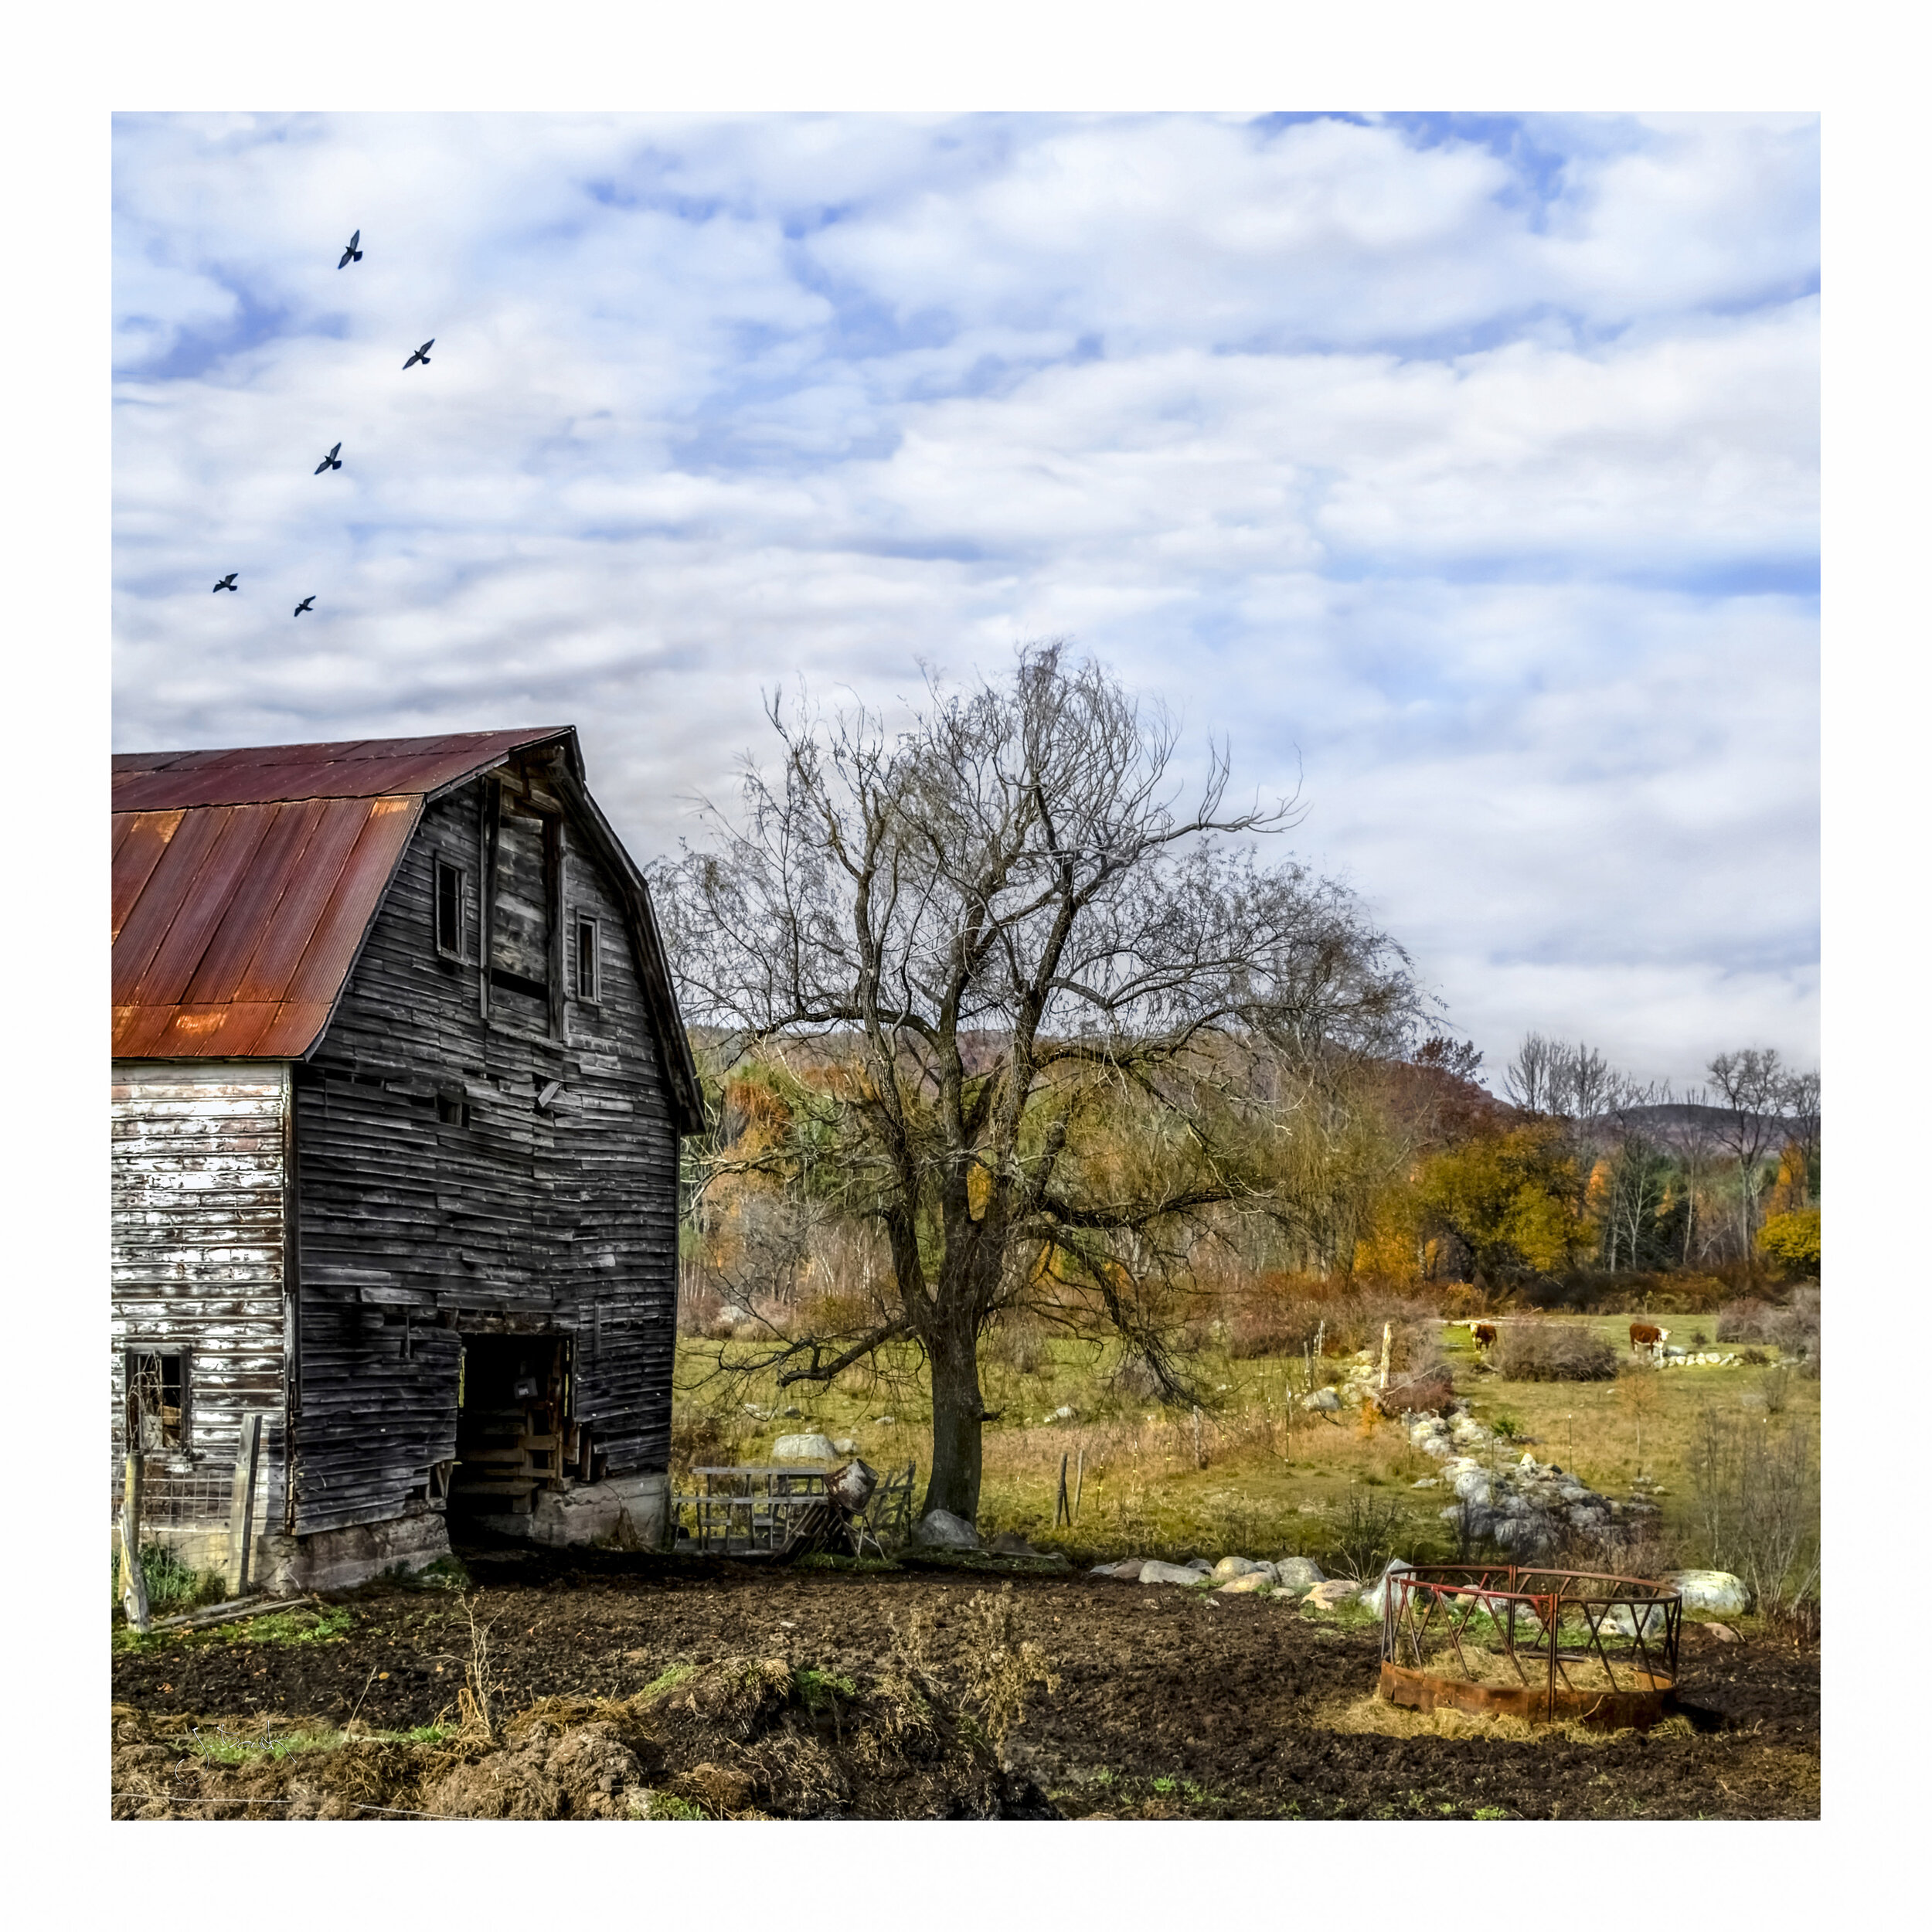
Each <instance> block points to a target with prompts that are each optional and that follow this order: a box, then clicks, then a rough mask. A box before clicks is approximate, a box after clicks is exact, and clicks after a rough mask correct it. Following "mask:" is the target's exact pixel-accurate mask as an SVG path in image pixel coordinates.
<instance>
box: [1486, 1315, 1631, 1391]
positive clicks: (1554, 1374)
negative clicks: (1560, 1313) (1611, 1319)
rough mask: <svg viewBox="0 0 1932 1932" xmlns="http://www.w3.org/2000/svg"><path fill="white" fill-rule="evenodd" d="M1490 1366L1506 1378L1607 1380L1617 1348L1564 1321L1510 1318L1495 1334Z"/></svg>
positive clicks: (1614, 1366) (1611, 1374) (1614, 1370)
mask: <svg viewBox="0 0 1932 1932" xmlns="http://www.w3.org/2000/svg"><path fill="white" fill-rule="evenodd" d="M1490 1360H1491V1363H1492V1366H1493V1367H1495V1369H1496V1370H1497V1371H1498V1372H1499V1373H1500V1374H1501V1375H1502V1376H1503V1377H1504V1378H1505V1380H1508V1381H1510V1382H1608V1381H1610V1380H1611V1379H1612V1378H1614V1376H1615V1375H1616V1373H1617V1351H1616V1350H1615V1349H1614V1348H1612V1347H1611V1345H1610V1344H1609V1343H1608V1342H1606V1341H1605V1340H1604V1338H1602V1337H1601V1336H1600V1335H1593V1334H1592V1333H1591V1332H1590V1330H1589V1329H1587V1328H1582V1327H1580V1326H1578V1325H1576V1324H1574V1323H1572V1322H1567V1321H1512V1322H1511V1323H1510V1324H1509V1326H1508V1327H1507V1328H1505V1329H1504V1330H1503V1331H1502V1334H1501V1335H1498V1337H1497V1338H1496V1345H1495V1348H1494V1349H1492V1351H1491V1352H1490Z"/></svg>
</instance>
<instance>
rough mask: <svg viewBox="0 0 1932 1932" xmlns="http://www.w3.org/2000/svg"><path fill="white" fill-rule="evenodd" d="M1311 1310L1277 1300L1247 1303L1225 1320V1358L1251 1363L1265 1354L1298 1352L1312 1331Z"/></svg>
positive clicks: (1313, 1329)
mask: <svg viewBox="0 0 1932 1932" xmlns="http://www.w3.org/2000/svg"><path fill="white" fill-rule="evenodd" d="M1314 1333H1315V1314H1314V1312H1313V1311H1312V1310H1310V1309H1308V1308H1305V1307H1297V1306H1295V1305H1294V1304H1283V1303H1281V1302H1279V1301H1262V1302H1253V1301H1251V1302H1248V1303H1247V1304H1244V1305H1243V1306H1242V1307H1240V1308H1236V1310H1235V1311H1234V1314H1233V1318H1232V1319H1230V1321H1229V1323H1228V1357H1229V1359H1230V1361H1234V1362H1253V1361H1255V1360H1257V1359H1260V1358H1262V1357H1264V1356H1274V1355H1299V1354H1300V1353H1301V1351H1302V1349H1304V1347H1305V1346H1306V1345H1308V1341H1309V1340H1310V1338H1311V1337H1312V1336H1313V1335H1314Z"/></svg>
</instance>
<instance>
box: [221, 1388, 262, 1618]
mask: <svg viewBox="0 0 1932 1932" xmlns="http://www.w3.org/2000/svg"><path fill="white" fill-rule="evenodd" d="M261 1453H262V1418H261V1412H260V1410H257V1409H251V1410H249V1411H248V1413H247V1414H246V1415H244V1416H243V1417H242V1419H241V1436H240V1440H239V1441H238V1442H237V1443H236V1446H235V1486H234V1488H233V1492H232V1493H231V1494H230V1498H229V1502H228V1594H229V1595H230V1596H231V1597H239V1596H240V1594H242V1592H243V1590H246V1589H247V1587H248V1556H249V1546H250V1543H252V1542H253V1538H254V1533H255V1474H256V1471H257V1469H258V1468H260V1464H261Z"/></svg>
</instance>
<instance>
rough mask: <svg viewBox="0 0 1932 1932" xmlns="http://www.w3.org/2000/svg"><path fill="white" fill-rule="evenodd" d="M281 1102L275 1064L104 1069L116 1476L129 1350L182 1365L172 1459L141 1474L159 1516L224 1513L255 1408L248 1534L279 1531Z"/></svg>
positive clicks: (282, 1087)
mask: <svg viewBox="0 0 1932 1932" xmlns="http://www.w3.org/2000/svg"><path fill="white" fill-rule="evenodd" d="M288 1092H289V1079H288V1069H287V1066H286V1065H285V1064H283V1063H273V1062H271V1063H267V1064H264V1063H260V1062H253V1063H251V1062H247V1061H236V1062H228V1061H219V1060H199V1061H190V1060H173V1061H169V1060H151V1061H139V1060H121V1061H117V1062H115V1063H114V1085H113V1130H112V1131H113V1137H114V1138H113V1151H112V1165H113V1243H114V1246H113V1264H112V1265H113V1284H112V1315H111V1325H110V1326H111V1335H112V1338H113V1341H112V1346H113V1366H112V1378H111V1380H112V1391H113V1394H112V1407H111V1415H110V1421H109V1433H110V1436H111V1443H112V1454H113V1458H114V1468H115V1469H116V1470H118V1468H119V1464H120V1461H121V1458H122V1457H123V1456H124V1454H126V1452H127V1451H126V1440H127V1437H126V1419H127V1412H126V1397H127V1384H126V1368H127V1354H128V1351H129V1350H130V1349H154V1350H156V1351H158V1352H164V1353H172V1352H176V1351H185V1352H186V1353H187V1355H188V1357H189V1385H188V1415H187V1422H186V1427H187V1431H188V1440H187V1441H186V1443H185V1445H184V1450H183V1453H182V1454H179V1455H175V1454H166V1455H151V1456H150V1457H149V1458H148V1471H149V1478H148V1480H149V1488H150V1494H151V1497H152V1498H153V1501H154V1503H155V1511H154V1512H153V1513H154V1514H155V1515H156V1517H157V1518H158V1517H160V1516H161V1515H163V1514H164V1513H165V1512H168V1510H169V1509H170V1508H171V1506H172V1508H174V1509H175V1512H176V1513H177V1514H179V1513H181V1512H183V1511H186V1510H188V1509H189V1505H190V1504H191V1502H193V1501H195V1500H196V1499H198V1498H201V1497H206V1498H210V1499H212V1500H211V1501H210V1502H209V1505H208V1512H213V1511H218V1512H219V1514H220V1515H223V1516H225V1515H226V1510H227V1502H226V1483H227V1481H228V1480H229V1478H230V1474H231V1472H232V1471H233V1464H234V1458H235V1451H236V1443H237V1440H238V1438H239V1437H240V1423H241V1417H242V1415H243V1412H244V1411H245V1410H250V1409H254V1410H260V1411H262V1412H263V1413H264V1416H265V1417H266V1418H267V1420H266V1423H265V1426H264V1430H263V1434H262V1455H261V1464H260V1479H259V1487H258V1489H257V1526H258V1528H260V1526H263V1525H272V1526H274V1527H277V1528H279V1527H280V1526H281V1512H282V1507H283V1496H284V1487H283V1485H284V1468H285V1458H284V1429H283V1424H284V1413H285V1410H284V1404H285V1400H286V1396H287V1379H286V1362H287V1352H286V1333H287V1320H288V1311H287V1305H286V1302H285V1298H284V1235H285V1230H284V1215H285V1213H286V1209H287V1198H286V1192H285V1188H286V1181H287V1158H286V1152H285V1134H286V1126H287V1104H288ZM171 1498H172V1505H171V1500H170V1499H171ZM208 1512H203V1511H201V1510H196V1511H195V1512H193V1513H196V1514H202V1513H208Z"/></svg>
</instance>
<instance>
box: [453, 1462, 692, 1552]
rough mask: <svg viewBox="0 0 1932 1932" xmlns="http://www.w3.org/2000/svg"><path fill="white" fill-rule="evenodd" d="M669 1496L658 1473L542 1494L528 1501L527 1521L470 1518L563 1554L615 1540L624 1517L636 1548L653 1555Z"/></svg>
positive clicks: (666, 1483) (667, 1486)
mask: <svg viewBox="0 0 1932 1932" xmlns="http://www.w3.org/2000/svg"><path fill="white" fill-rule="evenodd" d="M670 1496H671V1485H670V1478H669V1477H668V1476H667V1475H665V1474H664V1472H663V1471H662V1470H660V1471H656V1472H655V1473H654V1474H649V1475H632V1476H610V1477H607V1478H605V1479H604V1481H602V1482H587V1483H578V1484H576V1485H573V1487H572V1488H569V1489H566V1490H565V1491H563V1492H562V1493H561V1494H556V1493H554V1492H549V1491H544V1492H539V1494H538V1495H536V1497H534V1498H532V1502H531V1505H530V1511H529V1515H515V1516H512V1515H502V1516H474V1517H472V1518H471V1519H470V1520H471V1522H474V1523H475V1524H476V1525H477V1526H478V1527H479V1528H480V1529H492V1530H495V1532H497V1533H498V1535H499V1536H516V1537H520V1538H522V1539H524V1540H525V1541H526V1542H529V1543H543V1544H546V1545H548V1546H551V1547H553V1548H561V1547H562V1546H564V1545H566V1544H569V1543H595V1542H597V1540H598V1539H600V1538H601V1537H605V1536H616V1535H617V1534H618V1533H619V1529H620V1526H621V1524H622V1523H623V1522H624V1519H625V1518H626V1517H627V1516H628V1517H629V1519H630V1522H631V1529H632V1531H633V1532H634V1534H635V1535H636V1537H637V1539H638V1543H640V1544H641V1545H642V1546H643V1547H644V1548H645V1549H656V1548H657V1547H658V1545H659V1544H660V1543H662V1542H663V1540H664V1528H665V1518H666V1516H667V1515H668V1513H669V1509H670Z"/></svg>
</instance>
